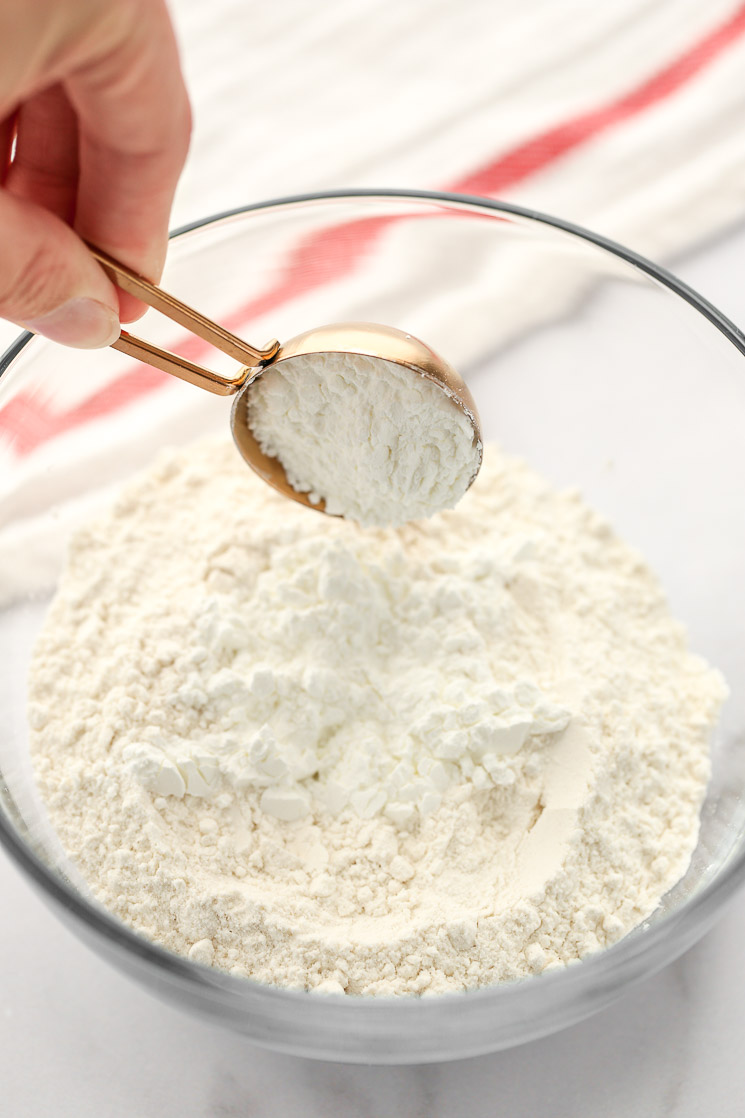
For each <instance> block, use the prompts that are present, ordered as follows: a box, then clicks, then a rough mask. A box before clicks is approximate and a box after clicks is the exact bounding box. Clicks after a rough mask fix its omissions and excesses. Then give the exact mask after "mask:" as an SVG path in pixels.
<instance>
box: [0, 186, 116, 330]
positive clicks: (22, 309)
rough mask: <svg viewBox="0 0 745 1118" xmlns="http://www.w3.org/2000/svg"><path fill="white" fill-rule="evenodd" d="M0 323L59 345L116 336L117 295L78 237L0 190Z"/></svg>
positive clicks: (48, 215)
mask: <svg viewBox="0 0 745 1118" xmlns="http://www.w3.org/2000/svg"><path fill="white" fill-rule="evenodd" d="M0 317H3V318H9V319H10V320H11V322H16V323H17V324H18V325H19V326H24V327H26V329H27V330H32V331H33V332H34V333H35V334H43V335H44V336H45V337H47V338H51V339H52V341H55V342H61V343H62V344H63V345H69V346H78V347H80V348H82V349H95V348H97V347H99V346H106V345H110V344H111V343H112V342H113V341H115V340H116V338H117V337H118V335H119V301H118V298H117V294H116V289H115V288H114V286H113V284H111V283H110V282H109V280H108V279H107V278H106V276H105V275H104V272H103V270H102V269H101V268H100V267H99V265H98V264H97V263H96V261H95V260H94V259H93V257H92V256H91V255H90V253H89V252H88V250H87V248H86V247H85V245H84V244H83V242H82V241H81V240H80V238H79V237H78V236H76V234H75V233H74V232H73V231H72V229H70V228H69V226H67V225H66V224H65V223H64V222H63V221H61V220H60V219H59V218H57V217H55V216H54V214H52V213H49V212H48V211H47V210H44V209H42V208H41V207H39V206H36V205H34V204H33V203H31V202H27V201H25V200H24V199H23V198H17V197H15V196H14V195H12V194H9V193H8V192H7V191H5V190H0Z"/></svg>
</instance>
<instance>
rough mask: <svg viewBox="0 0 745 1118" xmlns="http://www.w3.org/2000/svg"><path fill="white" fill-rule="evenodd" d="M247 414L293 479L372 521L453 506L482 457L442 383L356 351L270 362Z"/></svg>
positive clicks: (338, 510)
mask: <svg viewBox="0 0 745 1118" xmlns="http://www.w3.org/2000/svg"><path fill="white" fill-rule="evenodd" d="M248 421H249V425H250V427H251V429H252V431H253V433H254V435H255V436H256V440H257V442H258V443H259V446H260V447H261V449H262V450H263V451H264V453H265V454H268V455H269V456H270V457H271V458H278V459H279V460H280V462H281V463H282V465H283V466H284V468H285V473H286V474H287V480H288V481H289V482H290V485H292V487H293V489H296V490H297V491H298V492H300V493H308V494H309V496H310V499H311V501H313V503H314V504H317V503H318V502H319V500H321V499H323V500H324V501H325V502H326V511H327V512H329V513H332V514H334V515H336V516H345V517H349V518H350V519H352V520H357V521H359V523H361V524H363V525H368V526H371V525H378V526H385V525H397V524H404V523H405V522H406V521H407V520H416V519H418V518H420V517H425V516H431V515H432V514H433V513H436V512H440V511H441V510H442V509H449V508H453V507H454V506H455V505H456V504H457V503H458V501H459V500H460V499H461V497H462V496H463V494H464V493H465V492H466V489H467V488H468V486H469V485H470V484H471V482H472V481H473V479H474V477H475V476H476V473H477V471H478V469H479V465H480V462H481V451H482V448H481V444H480V443H479V442H477V441H475V440H474V432H473V426H472V424H471V422H470V420H469V419H468V418H467V416H466V415H465V414H464V413H463V411H462V410H461V408H460V407H459V406H458V405H457V404H455V402H454V401H453V400H451V399H449V398H448V396H446V395H445V393H444V392H443V390H442V389H441V388H439V387H438V386H437V385H436V384H434V383H433V382H432V381H429V380H427V379H426V378H425V377H423V376H418V375H417V374H416V373H413V372H412V371H411V370H410V369H407V368H404V367H402V366H401V365H397V364H395V363H394V362H392V361H383V360H381V359H380V358H375V357H367V356H365V355H364V354H359V353H313V354H309V355H307V356H298V357H292V358H287V359H286V360H284V361H281V362H280V363H279V364H277V365H274V366H271V367H270V368H268V369H267V370H266V372H264V373H263V374H262V376H260V377H259V379H258V380H257V381H256V383H255V384H254V385H253V386H252V388H251V393H250V396H249V411H248Z"/></svg>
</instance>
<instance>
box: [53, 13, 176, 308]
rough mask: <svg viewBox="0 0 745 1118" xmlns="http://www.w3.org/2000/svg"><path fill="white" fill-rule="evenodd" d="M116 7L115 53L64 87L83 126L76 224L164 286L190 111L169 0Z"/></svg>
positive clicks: (131, 304) (125, 300) (126, 302)
mask: <svg viewBox="0 0 745 1118" xmlns="http://www.w3.org/2000/svg"><path fill="white" fill-rule="evenodd" d="M116 9H117V12H118V17H119V23H118V24H117V25H116V27H115V28H114V29H113V30H107V34H108V35H109V36H110V41H109V42H108V44H107V47H108V49H107V50H106V51H104V52H103V53H102V54H101V56H100V57H99V58H98V59H97V60H94V61H93V62H89V63H88V64H86V65H85V66H83V67H80V68H79V69H78V70H76V71H75V72H74V73H73V74H72V75H71V76H70V77H69V78H68V79H67V81H66V83H65V84H66V90H67V93H68V96H69V98H70V101H71V103H72V105H73V106H74V108H75V110H76V112H77V114H78V122H79V129H80V183H79V190H78V208H77V214H76V220H75V227H76V229H77V230H78V231H79V233H80V235H81V236H82V237H84V238H85V239H86V240H89V241H92V242H93V243H95V244H96V245H98V246H99V247H100V248H102V249H103V250H104V251H105V252H108V253H110V254H111V255H112V256H115V257H118V258H119V259H120V260H122V261H123V262H124V263H126V264H128V265H129V266H130V267H133V268H134V269H135V270H137V271H139V272H141V273H142V274H143V275H145V276H146V277H147V278H148V279H151V280H154V281H156V282H157V280H158V279H159V278H160V274H161V271H162V267H163V262H164V259H165V253H166V247H167V233H168V221H169V215H170V210H171V204H172V201H173V195H174V191H175V189H176V184H177V182H178V178H179V174H180V172H181V169H182V167H183V164H184V160H185V158H186V152H187V149H188V144H189V134H190V129H191V114H190V110H189V102H188V98H187V94H186V89H185V87H184V83H183V78H182V76H181V69H180V65H179V59H178V51H177V47H176V42H175V38H174V35H173V31H172V28H171V24H170V21H169V18H168V13H167V11H166V8H165V5H164V3H163V2H162V0H125V2H124V3H121V0H120V3H119V4H118V5H117V6H116ZM110 10H111V9H110ZM120 305H121V311H122V317H123V319H124V320H125V321H130V320H131V318H132V317H133V316H134V315H139V314H140V313H142V306H141V304H139V303H138V302H137V301H136V300H133V299H132V298H131V297H130V296H121V297H120Z"/></svg>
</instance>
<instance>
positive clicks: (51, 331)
mask: <svg viewBox="0 0 745 1118" xmlns="http://www.w3.org/2000/svg"><path fill="white" fill-rule="evenodd" d="M25 326H26V328H27V329H28V330H31V331H32V332H33V333H34V334H43V335H44V337H45V338H50V339H51V341H53V342H61V344H62V345H70V346H77V347H78V348H79V349H98V348H100V347H102V346H107V345H111V343H112V342H115V341H116V339H117V338H118V337H119V332H120V326H119V319H118V318H117V316H116V315H115V314H114V312H113V311H112V309H111V307H107V306H106V304H105V303H99V301H98V300H97V299H87V298H80V299H69V300H68V302H66V303H63V304H62V306H61V307H57V308H56V309H55V310H53V311H50V312H49V314H45V315H42V316H41V317H40V318H32V319H30V320H29V321H27V322H26V323H25Z"/></svg>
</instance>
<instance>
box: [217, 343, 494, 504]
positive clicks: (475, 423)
mask: <svg viewBox="0 0 745 1118" xmlns="http://www.w3.org/2000/svg"><path fill="white" fill-rule="evenodd" d="M338 352H343V353H358V354H364V356H366V357H371V358H373V359H374V360H376V361H380V362H381V363H382V362H393V363H394V364H396V365H400V366H401V367H402V368H405V369H409V370H411V373H412V375H413V376H422V377H425V378H426V379H427V380H429V381H432V383H433V384H436V385H437V387H438V388H440V389H442V391H443V392H444V393H445V395H446V396H447V397H448V398H449V399H450V400H451V401H452V403H453V406H454V407H457V408H459V409H460V410H461V411H462V412H463V414H464V415H465V416H466V417H467V419H468V421H469V423H470V424H471V426H472V427H473V438H474V445H475V446H476V447H477V448H478V451H479V461H478V466H479V468H480V466H481V459H482V451H481V447H482V438H481V424H480V420H479V415H478V412H477V410H476V404H475V403H474V400H473V397H472V396H471V393H470V392H469V390H468V387H467V385H466V384H465V382H464V380H463V378H462V377H461V376H460V374H459V373H457V372H456V371H455V369H453V368H452V367H451V366H450V365H448V363H447V362H446V361H444V360H443V359H442V358H441V357H440V356H439V355H438V354H436V353H435V352H434V350H433V349H430V347H429V346H428V345H426V344H425V342H422V341H420V340H419V338H415V337H413V336H412V335H411V334H407V333H405V332H404V331H403V330H396V329H395V328H394V327H392V326H378V325H376V324H374V323H370V322H342V323H334V324H332V325H329V326H319V327H316V328H315V329H313V330H306V331H305V332H304V333H302V334H298V335H297V336H296V337H295V338H292V339H290V341H288V342H285V343H284V344H283V345H282V346H280V349H279V351H278V352H277V354H276V356H275V357H273V358H271V359H270V360H269V361H267V362H266V363H265V364H263V365H261V366H260V367H259V368H257V369H255V370H251V371H250V375H249V377H248V379H247V380H246V382H245V383H244V385H243V387H242V388H240V390H239V391H238V394H237V396H236V397H235V400H234V402H233V408H232V411H231V415H230V426H231V429H232V432H233V439H234V441H235V444H236V446H237V447H238V450H239V451H240V452H241V454H242V456H243V458H244V459H245V461H246V462H247V463H248V465H249V466H250V467H251V469H252V470H254V472H255V473H257V474H258V475H259V477H261V478H262V479H263V480H264V481H265V482H267V483H268V484H269V485H271V486H272V487H273V488H274V489H277V490H278V491H279V492H280V493H282V494H283V495H284V496H285V497H289V498H290V499H291V500H293V501H298V502H299V503H300V504H302V505H306V506H307V507H308V508H312V509H316V510H317V511H318V512H326V503H325V501H323V500H320V501H318V502H313V501H311V500H310V497H309V495H308V494H307V493H301V492H299V491H298V490H297V489H294V488H293V487H292V486H291V485H290V483H289V481H288V480H287V474H286V473H285V469H284V466H283V465H282V463H281V462H280V461H279V459H278V458H271V457H269V456H268V455H266V454H264V452H263V451H262V449H261V447H260V446H259V444H258V442H257V440H256V437H255V435H254V433H253V431H252V430H251V427H250V425H249V417H248V411H249V404H250V396H251V388H252V387H253V385H255V384H256V382H257V380H258V379H259V378H260V377H261V375H262V374H263V373H264V372H266V370H267V369H274V368H276V367H277V366H278V365H281V364H283V363H284V362H290V361H292V360H293V359H294V358H296V357H307V356H309V355H315V354H318V355H319V356H320V355H322V354H328V353H338ZM384 375H385V368H384V366H383V365H382V364H381V376H384ZM477 473H478V469H477V470H476V471H475V473H474V475H473V477H472V478H471V482H470V483H469V484H472V483H473V481H474V479H475V477H476V475H477Z"/></svg>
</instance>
